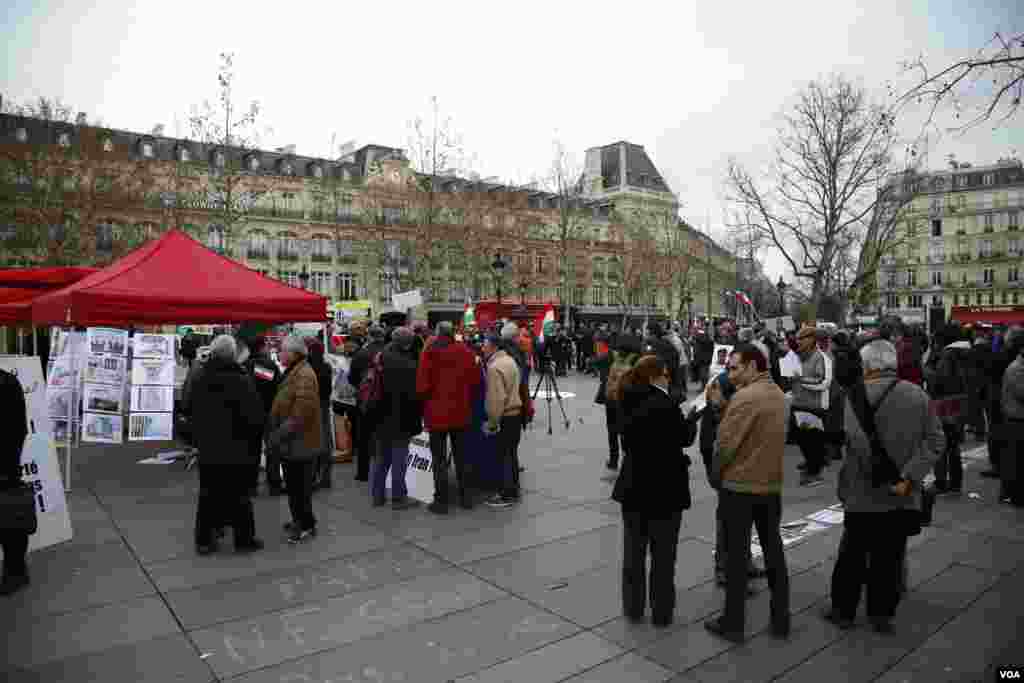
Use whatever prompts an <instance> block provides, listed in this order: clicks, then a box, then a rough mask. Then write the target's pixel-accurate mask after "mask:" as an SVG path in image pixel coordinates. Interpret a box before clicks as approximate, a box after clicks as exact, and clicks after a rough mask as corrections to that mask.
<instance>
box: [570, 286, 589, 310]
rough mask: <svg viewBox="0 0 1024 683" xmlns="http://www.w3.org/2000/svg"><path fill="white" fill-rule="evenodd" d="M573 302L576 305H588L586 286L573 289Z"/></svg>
mask: <svg viewBox="0 0 1024 683" xmlns="http://www.w3.org/2000/svg"><path fill="white" fill-rule="evenodd" d="M572 303H573V304H574V305H576V306H586V305H587V302H586V288H585V287H576V288H574V289H573V290H572Z"/></svg>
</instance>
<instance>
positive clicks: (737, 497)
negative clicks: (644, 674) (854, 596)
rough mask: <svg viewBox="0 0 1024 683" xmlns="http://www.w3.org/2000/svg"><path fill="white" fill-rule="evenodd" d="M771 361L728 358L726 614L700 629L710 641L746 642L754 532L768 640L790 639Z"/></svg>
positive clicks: (739, 355) (778, 422) (723, 501)
mask: <svg viewBox="0 0 1024 683" xmlns="http://www.w3.org/2000/svg"><path fill="white" fill-rule="evenodd" d="M768 362H769V361H768V354H767V353H766V350H765V349H764V348H763V346H762V347H759V346H756V345H754V344H740V345H738V346H737V347H736V348H735V349H734V350H733V352H732V355H731V356H729V365H728V370H729V379H730V381H731V382H732V383H733V384H734V385H735V386H736V387H737V391H736V394H735V395H734V396H733V397H732V400H731V401H729V403H728V405H727V406H726V408H725V413H724V415H723V416H722V422H721V424H720V425H719V428H718V444H717V446H718V453H717V455H716V462H715V464H714V466H715V468H716V470H717V472H718V473H719V474H720V477H721V482H722V488H721V494H720V499H719V505H720V506H721V515H722V519H723V522H724V524H725V538H726V543H727V545H728V552H727V553H726V568H725V571H726V595H725V612H724V613H723V615H722V616H721V617H720V618H718V619H715V620H714V621H709V622H707V623H706V624H705V626H706V627H707V629H708V630H709V631H711V632H712V633H714V634H715V635H718V636H721V637H723V638H726V639H728V640H732V641H733V642H740V641H742V640H743V631H744V625H745V614H744V611H745V608H746V603H745V601H746V597H747V565H748V563H749V557H750V530H751V527H752V526H754V525H756V526H757V537H758V542H759V543H760V545H761V549H762V551H763V552H764V560H765V568H766V573H767V575H768V586H769V588H770V589H771V603H770V605H771V619H772V633H773V635H775V636H777V637H782V638H785V637H787V636H788V635H789V629H790V618H789V572H788V570H787V569H786V557H785V554H784V553H783V549H782V537H781V534H780V532H779V523H780V521H781V518H782V456H783V453H784V452H785V448H786V398H785V395H784V394H783V393H782V390H781V389H779V387H778V386H777V385H776V384H775V383H774V382H773V381H772V378H771V373H770V372H769V369H768Z"/></svg>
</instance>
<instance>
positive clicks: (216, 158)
mask: <svg viewBox="0 0 1024 683" xmlns="http://www.w3.org/2000/svg"><path fill="white" fill-rule="evenodd" d="M224 161H225V160H224V152H221V151H220V150H217V151H216V152H214V153H213V165H214V166H216V167H217V168H224Z"/></svg>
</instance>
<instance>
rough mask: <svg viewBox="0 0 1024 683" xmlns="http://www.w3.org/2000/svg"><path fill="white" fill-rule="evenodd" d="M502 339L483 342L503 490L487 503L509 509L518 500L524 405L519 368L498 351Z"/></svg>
mask: <svg viewBox="0 0 1024 683" xmlns="http://www.w3.org/2000/svg"><path fill="white" fill-rule="evenodd" d="M500 343H501V339H500V338H499V337H498V336H497V335H488V336H487V337H486V338H485V340H484V347H483V351H484V359H485V362H486V364H487V395H486V398H485V399H484V404H485V407H486V410H487V425H486V430H487V431H488V432H489V433H491V434H496V435H497V441H498V443H497V454H498V460H499V462H500V465H501V472H502V476H501V480H502V484H501V490H500V491H499V492H498V493H496V494H495V495H494V496H493V497H492V498H490V499H489V500H487V501H486V502H487V505H489V506H491V507H499V508H504V507H509V506H511V505H514V504H515V503H516V501H518V500H519V455H518V452H519V436H520V434H521V432H522V429H523V414H522V413H523V411H522V408H523V402H522V399H521V398H520V396H519V377H520V372H519V366H518V365H517V364H516V361H515V359H513V358H512V356H510V355H509V354H508V353H507V352H505V351H503V350H502V349H500V348H499V344H500Z"/></svg>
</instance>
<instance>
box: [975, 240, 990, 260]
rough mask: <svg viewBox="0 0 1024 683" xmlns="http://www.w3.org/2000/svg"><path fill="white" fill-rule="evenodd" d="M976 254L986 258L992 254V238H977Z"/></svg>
mask: <svg viewBox="0 0 1024 683" xmlns="http://www.w3.org/2000/svg"><path fill="white" fill-rule="evenodd" d="M978 245H979V248H978V255H979V256H981V257H982V258H988V257H990V256H991V255H992V240H978Z"/></svg>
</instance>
